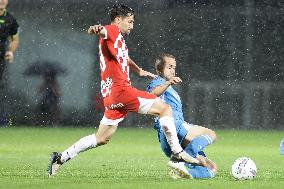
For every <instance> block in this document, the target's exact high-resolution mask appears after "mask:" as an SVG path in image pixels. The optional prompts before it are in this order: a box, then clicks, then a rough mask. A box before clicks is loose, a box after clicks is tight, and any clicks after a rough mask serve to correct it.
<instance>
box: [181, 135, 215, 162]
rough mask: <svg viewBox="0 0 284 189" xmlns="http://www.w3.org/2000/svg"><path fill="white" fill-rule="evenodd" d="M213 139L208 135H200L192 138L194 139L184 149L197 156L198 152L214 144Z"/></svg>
mask: <svg viewBox="0 0 284 189" xmlns="http://www.w3.org/2000/svg"><path fill="white" fill-rule="evenodd" d="M212 143H213V140H212V138H211V137H210V136H208V135H200V136H198V137H195V138H193V139H192V141H191V142H190V143H189V144H188V145H187V147H186V148H185V149H184V150H185V151H186V152H187V153H188V154H189V155H191V156H193V157H196V155H197V154H198V152H200V151H203V150H204V148H205V147H206V146H208V145H209V144H212Z"/></svg>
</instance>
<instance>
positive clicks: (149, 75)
mask: <svg viewBox="0 0 284 189" xmlns="http://www.w3.org/2000/svg"><path fill="white" fill-rule="evenodd" d="M139 75H140V76H141V77H150V78H155V77H156V75H155V74H152V73H151V72H147V71H145V70H142V69H140V72H139Z"/></svg>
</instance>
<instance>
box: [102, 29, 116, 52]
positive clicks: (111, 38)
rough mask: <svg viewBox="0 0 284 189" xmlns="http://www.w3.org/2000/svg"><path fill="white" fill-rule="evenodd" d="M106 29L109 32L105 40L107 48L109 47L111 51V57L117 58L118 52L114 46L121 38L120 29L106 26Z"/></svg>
mask: <svg viewBox="0 0 284 189" xmlns="http://www.w3.org/2000/svg"><path fill="white" fill-rule="evenodd" d="M104 28H105V29H106V31H107V33H106V36H105V38H104V40H106V43H107V46H108V49H109V51H110V53H111V55H113V56H114V57H116V56H117V53H118V52H117V48H115V46H114V44H115V41H116V39H117V38H118V36H119V29H118V27H117V26H115V25H106V26H104Z"/></svg>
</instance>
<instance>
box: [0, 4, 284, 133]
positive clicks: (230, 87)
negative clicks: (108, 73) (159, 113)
mask: <svg viewBox="0 0 284 189" xmlns="http://www.w3.org/2000/svg"><path fill="white" fill-rule="evenodd" d="M113 2H115V1H104V0H96V1H92V0H80V1H77V0H13V1H12V0H10V5H9V10H10V11H11V12H12V14H13V15H14V16H15V17H16V18H17V21H18V23H19V24H20V27H21V31H20V40H21V41H20V46H19V48H18V50H17V53H16V57H15V64H13V65H9V69H8V73H7V75H8V81H7V82H8V86H9V90H8V95H7V98H6V100H5V102H1V103H2V104H1V106H4V107H5V111H6V113H7V114H8V115H9V117H10V118H11V119H13V122H14V123H17V124H23V125H25V124H27V125H30V124H32V123H33V122H34V119H35V118H34V111H35V106H36V102H37V99H38V98H39V96H38V95H37V94H36V86H37V85H38V84H39V83H40V80H41V79H40V78H39V77H27V76H24V75H23V72H24V70H25V69H26V68H27V67H28V66H29V65H31V64H32V63H34V62H37V61H39V62H41V61H51V62H58V63H60V64H61V65H63V66H64V67H66V69H67V74H66V75H64V76H59V77H58V80H59V83H60V86H61V91H62V96H61V99H60V102H61V111H62V115H61V124H62V125H80V126H81V125H97V124H98V121H99V120H100V118H101V116H102V110H101V108H100V107H99V106H97V104H96V103H94V102H93V101H96V97H98V95H99V91H100V86H99V85H100V84H99V83H100V76H99V66H98V57H97V39H96V37H91V36H88V35H87V33H86V29H87V28H88V27H89V25H92V24H97V23H102V24H107V23H109V18H108V15H107V11H108V7H109V6H111V5H112V4H113ZM120 2H125V3H127V4H128V5H129V6H131V7H132V8H133V9H134V10H135V11H136V21H135V26H134V31H133V32H132V33H131V35H130V36H129V37H127V39H126V40H127V44H128V47H129V49H130V55H131V57H132V58H133V59H134V60H135V62H136V63H137V64H138V65H140V66H141V67H142V68H144V69H146V70H149V71H152V72H153V71H154V69H153V60H154V58H155V56H156V55H157V54H159V53H161V52H167V53H171V54H173V55H175V56H176V59H177V62H178V70H177V73H178V75H179V76H180V77H181V78H182V79H183V81H184V82H183V84H182V85H180V86H178V87H177V90H178V91H179V92H180V94H181V97H182V100H183V102H184V110H185V117H186V118H187V119H188V118H189V120H188V121H190V122H193V123H196V124H202V125H207V126H208V127H213V128H224V127H225V128H266V129H271V128H283V124H284V98H283V94H284V62H283V61H284V60H283V59H284V58H283V54H284V47H283V44H284V39H283V32H282V30H283V29H284V25H283V23H284V20H283V19H284V3H282V2H280V1H269V0H258V1H254V0H241V1H237V2H233V1H217V0H216V1H215V0H213V1H209V0H201V1H197V0H195V1H183V0H175V1H174V0H148V1H130V0H129V1H120ZM132 81H133V84H134V86H137V87H138V88H140V89H144V88H145V87H146V84H147V83H148V82H149V81H150V80H149V79H144V78H138V77H137V76H135V75H133V76H132ZM94 99H95V100H94ZM94 104H95V105H94ZM122 125H124V126H129V127H132V126H133V127H139V126H145V125H152V119H151V118H149V117H146V116H140V117H137V116H133V115H129V117H128V119H127V120H126V121H124V122H123V123H122Z"/></svg>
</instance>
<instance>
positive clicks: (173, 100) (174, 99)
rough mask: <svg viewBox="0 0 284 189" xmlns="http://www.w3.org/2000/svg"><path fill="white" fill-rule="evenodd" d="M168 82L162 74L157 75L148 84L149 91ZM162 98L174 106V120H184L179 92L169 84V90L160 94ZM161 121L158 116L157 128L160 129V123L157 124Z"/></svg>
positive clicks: (177, 122)
mask: <svg viewBox="0 0 284 189" xmlns="http://www.w3.org/2000/svg"><path fill="white" fill-rule="evenodd" d="M165 82H166V80H165V79H164V78H162V77H160V76H158V77H156V78H155V79H153V80H152V81H151V83H150V84H149V85H148V86H147V89H146V90H147V91H148V92H152V90H153V89H154V88H155V87H157V86H159V85H162V84H164V83H165ZM160 98H161V99H162V100H163V101H164V102H165V103H166V104H168V105H170V106H171V107H172V110H173V117H174V120H175V122H176V125H177V124H181V123H183V122H184V117H183V112H182V103H181V100H180V96H179V95H178V93H177V92H176V91H175V90H174V89H173V88H172V87H171V86H169V87H168V88H167V90H166V91H165V92H164V93H163V94H162V95H161V96H160ZM158 121H159V119H158V118H156V119H155V122H156V124H155V127H154V128H155V129H159V124H157V123H158Z"/></svg>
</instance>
